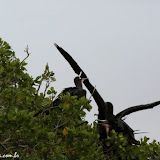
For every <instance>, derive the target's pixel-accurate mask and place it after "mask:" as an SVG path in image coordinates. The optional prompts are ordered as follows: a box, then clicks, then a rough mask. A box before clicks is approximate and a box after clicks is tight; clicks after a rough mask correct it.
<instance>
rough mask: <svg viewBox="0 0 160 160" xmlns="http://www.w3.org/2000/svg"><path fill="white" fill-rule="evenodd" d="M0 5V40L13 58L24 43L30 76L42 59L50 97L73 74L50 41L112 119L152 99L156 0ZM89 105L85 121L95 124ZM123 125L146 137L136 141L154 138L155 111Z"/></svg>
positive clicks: (158, 66)
mask: <svg viewBox="0 0 160 160" xmlns="http://www.w3.org/2000/svg"><path fill="white" fill-rule="evenodd" d="M0 6H1V9H0V37H1V38H2V39H3V40H6V41H7V42H8V43H9V44H10V45H11V46H12V48H13V50H14V51H15V52H16V56H17V57H18V58H20V59H21V60H22V59H23V58H24V57H25V56H26V55H25V53H24V52H23V51H24V49H25V47H26V45H29V49H30V52H31V55H30V57H29V58H28V59H27V62H28V66H27V69H28V72H29V74H30V75H32V76H33V77H36V76H38V75H40V74H41V73H42V72H43V70H44V67H45V65H46V63H47V62H48V63H49V66H50V69H51V70H53V71H54V72H55V77H56V80H57V81H56V82H55V83H54V84H53V86H54V87H55V89H56V90H57V91H58V92H60V91H61V90H62V89H63V88H65V87H70V86H74V83H73V79H74V77H75V76H76V74H75V73H74V71H73V70H72V68H71V67H70V66H69V64H68V62H66V61H65V59H64V58H63V57H62V56H61V54H60V53H59V52H58V51H57V49H56V48H55V47H54V45H53V44H54V43H57V44H58V45H59V46H61V47H63V48H64V49H65V50H66V51H67V52H68V53H70V54H71V56H72V57H73V58H74V59H75V60H76V61H77V62H78V64H79V65H80V66H81V68H82V69H83V70H84V71H85V73H86V74H87V75H88V77H89V79H90V82H91V83H92V84H93V85H96V88H97V90H98V91H99V93H100V94H101V96H102V97H103V98H104V100H105V101H110V102H112V103H113V105H114V113H115V114H116V113H118V112H120V111H122V110H123V109H125V108H127V107H131V106H135V105H139V104H147V103H151V102H154V101H158V100H160V1H159V0H154V1H153V0H152V1H151V0H141V1H139V0H134V1H133V0H130V1H125V0H121V1H119V0H115V1H109V0H100V1H98V0H81V1H75V0H67V1H64V0H45V1H44V0H27V1H20V0H14V1H4V0H3V1H2V0H0ZM87 96H88V97H89V96H90V94H89V92H88V95H87ZM93 101H94V100H93ZM92 106H93V109H92V111H91V112H90V113H87V117H86V119H87V120H88V121H89V122H93V121H94V120H95V119H96V116H94V114H95V113H97V105H96V104H95V103H93V102H92ZM125 121H126V122H127V123H128V124H129V125H130V126H131V127H132V128H133V129H135V130H140V131H141V132H149V133H147V134H138V135H137V136H136V138H137V139H140V138H141V137H143V136H147V137H150V138H151V140H152V139H156V140H158V141H160V136H159V135H160V127H159V123H160V106H157V107H156V108H154V109H151V110H147V111H141V112H137V113H134V114H131V115H129V116H127V119H126V120H125Z"/></svg>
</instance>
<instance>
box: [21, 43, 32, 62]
mask: <svg viewBox="0 0 160 160" xmlns="http://www.w3.org/2000/svg"><path fill="white" fill-rule="evenodd" d="M28 50H29V48H28V45H27V47H26V48H25V50H24V52H26V53H27V57H25V58H24V59H23V60H22V62H21V63H23V62H24V61H25V60H26V59H27V58H28V57H29V55H30V53H29V52H28Z"/></svg>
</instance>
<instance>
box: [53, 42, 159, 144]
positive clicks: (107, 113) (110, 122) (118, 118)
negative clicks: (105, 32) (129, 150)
mask: <svg viewBox="0 0 160 160" xmlns="http://www.w3.org/2000/svg"><path fill="white" fill-rule="evenodd" d="M55 46H56V48H57V49H58V50H59V52H60V53H61V54H62V56H63V57H64V58H65V59H66V60H67V61H68V63H69V64H70V65H71V67H72V69H73V70H74V71H75V73H77V74H78V75H79V74H80V73H81V72H82V74H81V77H83V78H87V75H86V74H85V73H84V71H83V70H82V69H81V68H80V67H79V65H78V64H77V63H76V61H75V60H74V59H73V58H72V57H71V56H70V55H69V54H68V53H67V52H66V51H65V50H64V49H63V48H61V47H59V46H58V45H57V44H55ZM84 84H85V86H86V87H87V89H88V90H89V92H90V93H91V94H92V95H93V98H94V100H95V102H96V103H97V106H98V133H99V135H100V141H102V143H103V145H106V141H105V140H106V138H107V136H108V135H109V130H111V129H114V130H115V131H116V132H118V133H120V132H122V133H123V134H124V136H125V137H127V140H128V143H129V144H139V142H138V141H137V140H136V139H135V138H134V130H133V129H132V128H131V127H129V125H128V124H127V123H126V122H124V120H122V118H123V117H124V116H126V115H129V114H131V113H133V112H137V111H140V110H144V109H150V108H153V107H155V106H157V105H159V104H160V101H158V102H154V103H151V104H147V105H139V106H134V107H129V108H127V109H125V110H123V111H122V112H120V113H118V114H117V115H114V114H113V105H112V103H110V102H105V101H104V100H103V98H102V97H101V95H100V94H99V93H98V91H97V89H95V87H94V86H93V85H92V84H91V83H90V81H89V79H87V80H86V81H85V82H84Z"/></svg>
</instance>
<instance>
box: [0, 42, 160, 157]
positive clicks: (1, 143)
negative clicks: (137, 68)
mask: <svg viewBox="0 0 160 160" xmlns="http://www.w3.org/2000/svg"><path fill="white" fill-rule="evenodd" d="M26 52H27V54H29V53H28V51H27V50H26ZM27 57H28V55H27ZM26 65H27V63H25V59H24V60H23V61H20V60H19V59H18V58H16V57H15V53H14V52H13V51H12V49H11V47H10V46H9V44H8V43H7V42H5V41H2V39H0V135H1V136H0V157H1V156H3V155H8V154H11V155H14V154H15V152H17V154H18V155H19V159H24V160H25V159H30V160H43V159H44V160H62V159H66V160H105V159H107V160H116V159H117V158H118V157H121V158H122V159H127V160H132V159H140V160H147V159H150V160H159V159H160V144H159V143H157V142H156V141H153V142H152V143H150V144H147V141H148V138H146V137H144V139H143V140H141V145H139V146H136V145H132V146H128V145H127V141H126V139H125V138H124V137H123V135H122V134H119V135H117V133H115V131H112V134H111V135H112V136H111V137H109V138H108V140H107V146H108V148H107V153H106V154H103V146H102V144H101V143H100V142H99V135H98V134H97V126H96V123H93V125H89V124H87V123H84V122H85V120H84V118H85V111H84V110H85V109H86V110H88V111H90V109H91V106H90V105H89V101H88V100H87V99H85V98H84V97H82V98H80V99H79V100H77V97H72V96H70V95H69V94H66V95H62V96H61V98H62V100H63V101H64V103H62V104H60V107H61V108H62V110H60V109H58V108H55V109H53V110H52V111H50V114H49V115H45V114H40V115H39V116H38V117H33V115H34V114H35V113H36V112H37V111H39V110H40V109H42V108H44V107H46V106H49V105H50V104H51V102H52V100H53V98H54V97H55V95H56V91H55V90H54V88H53V86H52V82H54V81H55V77H54V73H53V72H52V71H50V70H49V66H48V65H46V67H45V71H44V73H43V74H42V75H40V76H38V77H37V78H35V79H34V78H32V77H31V76H30V75H29V74H28V73H27V71H26V68H25V66H26ZM42 83H45V84H46V88H45V89H44V92H43V93H39V92H40V87H41V85H42ZM81 106H83V107H81ZM10 159H13V158H10Z"/></svg>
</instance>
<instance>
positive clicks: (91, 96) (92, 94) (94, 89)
mask: <svg viewBox="0 0 160 160" xmlns="http://www.w3.org/2000/svg"><path fill="white" fill-rule="evenodd" d="M95 89H96V86H95V87H94V89H93V92H92V94H91V96H90V97H89V101H90V99H91V98H92V96H93V94H94V91H95Z"/></svg>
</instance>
